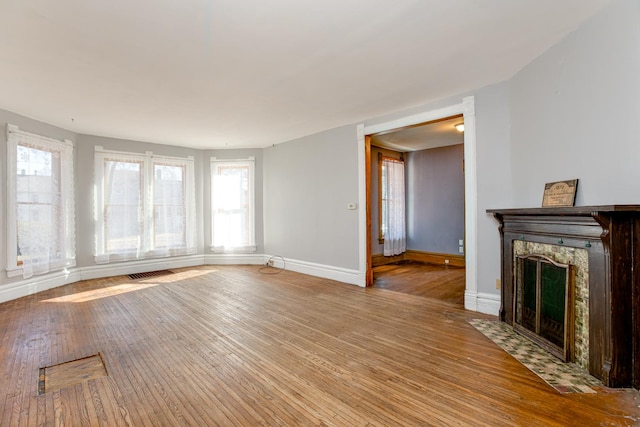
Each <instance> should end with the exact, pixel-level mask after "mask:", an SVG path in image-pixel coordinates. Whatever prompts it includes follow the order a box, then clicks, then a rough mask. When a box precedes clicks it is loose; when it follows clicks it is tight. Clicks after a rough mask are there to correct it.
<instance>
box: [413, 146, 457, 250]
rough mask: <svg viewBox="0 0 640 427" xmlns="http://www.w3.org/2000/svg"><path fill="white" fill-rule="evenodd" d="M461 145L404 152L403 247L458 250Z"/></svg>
mask: <svg viewBox="0 0 640 427" xmlns="http://www.w3.org/2000/svg"><path fill="white" fill-rule="evenodd" d="M463 150H464V146H463V145H462V144H458V145H450V146H447V147H439V148H433V149H430V150H420V151H414V152H410V153H406V154H405V159H406V173H407V176H406V181H407V188H406V202H407V249H409V250H415V251H424V252H436V253H444V254H458V253H459V252H458V240H461V239H464V171H463V169H462V163H463V159H464V154H463Z"/></svg>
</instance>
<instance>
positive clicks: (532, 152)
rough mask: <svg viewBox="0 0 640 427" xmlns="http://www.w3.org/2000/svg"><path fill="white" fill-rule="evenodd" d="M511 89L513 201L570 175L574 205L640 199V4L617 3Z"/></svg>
mask: <svg viewBox="0 0 640 427" xmlns="http://www.w3.org/2000/svg"><path fill="white" fill-rule="evenodd" d="M510 87H511V119H512V128H511V141H512V160H511V161H512V164H513V165H517V168H514V170H513V179H514V184H515V185H514V187H515V192H514V201H513V205H514V206H518V207H527V206H540V203H541V201H542V191H543V188H544V184H545V182H551V181H557V180H563V179H572V178H578V179H580V182H579V184H578V194H577V198H576V204H577V205H597V204H608V203H640V186H639V185H638V182H639V181H640V128H639V123H640V1H638V0H616V1H613V2H612V3H611V4H610V5H609V6H608V7H606V8H605V9H604V10H603V11H602V12H600V13H599V14H597V15H596V16H594V17H593V18H592V19H590V20H589V21H588V22H587V23H585V24H584V25H582V26H581V27H580V28H579V29H578V30H577V31H575V32H574V33H572V34H570V35H569V36H567V37H566V38H565V39H564V40H563V41H561V42H560V43H558V44H557V45H556V46H554V47H553V48H551V49H550V50H549V51H547V52H546V53H545V54H544V55H542V56H540V57H539V58H538V59H536V60H535V61H534V62H532V63H531V64H529V65H528V66H527V67H526V68H524V69H523V70H522V71H520V72H519V73H518V74H517V75H516V76H515V77H514V78H513V79H512V81H511V84H510Z"/></svg>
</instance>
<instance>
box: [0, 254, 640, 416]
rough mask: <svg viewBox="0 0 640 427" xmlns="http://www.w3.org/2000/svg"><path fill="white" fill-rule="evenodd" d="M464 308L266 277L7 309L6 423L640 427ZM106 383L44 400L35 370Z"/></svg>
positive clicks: (215, 276) (113, 287)
mask: <svg viewBox="0 0 640 427" xmlns="http://www.w3.org/2000/svg"><path fill="white" fill-rule="evenodd" d="M479 317H487V316H483V315H480V314H478V313H471V312H466V311H464V310H463V309H461V308H459V307H458V306H457V305H456V304H450V303H444V302H440V301H436V300H434V299H429V298H424V297H421V296H415V295H409V294H403V293H399V292H390V291H388V290H385V289H376V288H367V289H363V288H359V287H356V286H352V285H345V284H341V283H337V282H333V281H329V280H324V279H319V278H314V277H310V276H305V275H301V274H297V273H293V272H289V271H284V272H282V273H280V274H273V275H267V274H260V273H259V267H256V266H203V267H194V268H185V269H181V270H177V272H176V274H172V275H167V276H162V277H156V278H150V279H142V280H137V281H133V280H130V279H128V278H126V277H122V276H121V277H115V278H109V279H100V280H91V281H84V282H79V283H76V284H72V285H67V286H64V287H61V288H57V289H53V290H49V291H45V292H42V293H39V294H36V295H32V296H29V297H25V298H21V299H19V300H15V301H10V302H7V303H3V304H0V325H1V329H0V344H1V347H0V367H1V369H2V375H3V376H2V378H1V382H0V384H1V387H0V425H2V426H5V425H7V426H36V425H38V426H39V425H72V426H76V425H91V426H93V425H104V426H115V425H135V426H147V425H167V426H174V425H191V426H215V425H223V426H228V425H243V426H244V425H246V426H255V425H286V426H297V425H325V426H328V425H336V426H358V425H378V426H395V425H398V426H400V425H402V426H407V425H411V426H417V425H420V426H424V425H438V426H442V425H470V426H482V425H486V426H515V425H526V426H567V425H580V426H589V425H636V424H637V423H638V420H640V411H639V410H638V406H637V405H638V400H637V398H638V393H637V392H636V391H633V390H610V389H603V390H602V392H600V393H597V394H573V395H560V394H558V393H556V392H555V391H554V390H553V389H552V388H551V387H549V386H548V385H547V384H546V383H544V382H543V381H542V380H541V379H539V378H538V377H537V376H535V375H534V374H533V373H531V372H530V371H528V370H527V369H526V368H524V367H523V366H522V365H520V364H519V363H518V362H516V361H515V360H514V359H513V358H511V357H510V356H508V355H507V354H506V353H505V352H503V351H502V350H501V349H499V348H498V347H497V346H496V345H494V344H493V343H492V342H491V341H489V340H488V339H487V338H485V337H484V336H483V335H482V334H480V333H479V332H478V331H476V329H474V328H473V327H472V326H471V325H469V324H468V323H467V320H468V319H471V318H479ZM95 354H100V355H101V357H102V360H103V361H104V364H105V367H106V371H107V376H102V377H98V378H94V379H90V380H88V381H83V382H81V383H79V384H76V385H74V386H71V387H66V388H62V389H59V390H53V391H48V392H45V393H44V394H42V395H38V393H37V391H38V379H39V378H38V370H39V368H42V367H49V366H52V365H56V364H59V363H62V362H67V361H70V360H74V359H80V358H83V357H87V356H91V355H95Z"/></svg>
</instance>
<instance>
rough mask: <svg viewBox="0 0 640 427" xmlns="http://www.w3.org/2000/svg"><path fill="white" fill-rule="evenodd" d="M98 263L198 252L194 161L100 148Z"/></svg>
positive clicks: (97, 172) (97, 158) (97, 157)
mask: <svg viewBox="0 0 640 427" xmlns="http://www.w3.org/2000/svg"><path fill="white" fill-rule="evenodd" d="M95 178H96V201H95V205H96V262H97V263H105V262H111V261H123V260H130V259H140V258H150V257H162V256H174V255H187V254H192V253H195V252H196V243H195V229H194V228H195V226H196V223H195V176H194V161H193V158H191V157H189V158H174V157H166V156H158V155H154V154H153V153H151V152H147V153H145V154H136V153H124V152H117V151H108V150H104V149H103V148H102V147H96V153H95Z"/></svg>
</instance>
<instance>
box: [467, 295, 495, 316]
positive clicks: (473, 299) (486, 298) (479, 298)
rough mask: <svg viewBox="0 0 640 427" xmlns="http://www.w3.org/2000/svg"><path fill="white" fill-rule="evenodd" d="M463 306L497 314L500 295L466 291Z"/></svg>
mask: <svg viewBox="0 0 640 427" xmlns="http://www.w3.org/2000/svg"><path fill="white" fill-rule="evenodd" d="M464 308H465V309H467V310H470V311H477V312H480V313H485V314H492V315H494V316H497V315H498V313H499V312H500V295H495V294H487V293H483V292H469V291H466V292H465V293H464Z"/></svg>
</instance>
